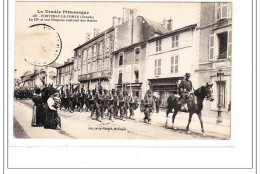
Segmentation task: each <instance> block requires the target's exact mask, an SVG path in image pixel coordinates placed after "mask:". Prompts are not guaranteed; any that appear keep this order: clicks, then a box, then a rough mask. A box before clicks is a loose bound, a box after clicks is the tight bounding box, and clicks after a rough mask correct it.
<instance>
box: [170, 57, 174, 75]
mask: <svg viewBox="0 0 260 174" xmlns="http://www.w3.org/2000/svg"><path fill="white" fill-rule="evenodd" d="M173 68H174V57H171V73H173V72H174V69H173Z"/></svg>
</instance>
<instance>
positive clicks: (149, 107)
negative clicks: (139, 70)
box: [144, 91, 155, 124]
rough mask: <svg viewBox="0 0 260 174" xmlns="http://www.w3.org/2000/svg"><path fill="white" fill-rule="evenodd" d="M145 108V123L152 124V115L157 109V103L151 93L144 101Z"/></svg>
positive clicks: (149, 92) (148, 93)
mask: <svg viewBox="0 0 260 174" xmlns="http://www.w3.org/2000/svg"><path fill="white" fill-rule="evenodd" d="M144 107H145V111H144V116H145V117H144V122H145V123H148V124H151V114H152V112H153V111H154V109H155V101H154V98H153V96H152V92H151V91H148V92H147V95H146V98H145V99H144Z"/></svg>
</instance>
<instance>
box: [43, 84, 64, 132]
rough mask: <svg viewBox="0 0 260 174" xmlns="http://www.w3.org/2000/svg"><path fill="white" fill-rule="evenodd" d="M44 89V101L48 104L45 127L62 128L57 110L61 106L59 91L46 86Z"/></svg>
mask: <svg viewBox="0 0 260 174" xmlns="http://www.w3.org/2000/svg"><path fill="white" fill-rule="evenodd" d="M43 90H44V94H43V101H44V103H45V105H46V114H45V122H44V128H46V129H61V119H60V117H59V116H58V112H57V108H59V107H60V106H59V105H60V98H59V93H58V92H57V91H56V89H55V88H53V87H46V88H45V89H43Z"/></svg>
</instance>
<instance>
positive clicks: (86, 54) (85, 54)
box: [83, 49, 88, 65]
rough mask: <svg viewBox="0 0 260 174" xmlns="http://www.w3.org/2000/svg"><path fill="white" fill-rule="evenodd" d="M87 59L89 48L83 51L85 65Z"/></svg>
mask: <svg viewBox="0 0 260 174" xmlns="http://www.w3.org/2000/svg"><path fill="white" fill-rule="evenodd" d="M87 60H88V52H87V49H85V50H84V51H83V65H85V64H86V62H87Z"/></svg>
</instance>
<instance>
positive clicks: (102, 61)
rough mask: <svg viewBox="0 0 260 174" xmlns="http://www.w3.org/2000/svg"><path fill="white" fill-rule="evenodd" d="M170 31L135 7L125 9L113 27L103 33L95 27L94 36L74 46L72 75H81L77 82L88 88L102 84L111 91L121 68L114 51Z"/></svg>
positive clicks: (114, 21) (115, 19) (114, 20)
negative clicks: (138, 12) (139, 12)
mask: <svg viewBox="0 0 260 174" xmlns="http://www.w3.org/2000/svg"><path fill="white" fill-rule="evenodd" d="M168 27H170V26H168ZM168 31H169V30H168V29H167V28H164V27H163V25H161V24H159V23H157V22H154V21H151V20H149V19H146V18H144V17H142V16H137V15H136V11H135V10H131V9H126V8H124V18H118V17H114V18H113V24H112V27H110V28H108V29H107V30H105V31H103V32H101V33H99V30H97V29H95V30H94V38H92V39H90V40H89V39H88V40H87V41H86V42H85V43H84V44H82V45H80V46H78V47H77V48H75V49H74V53H75V54H74V71H73V74H74V78H77V77H78V79H75V82H74V83H76V82H79V83H80V88H81V89H85V90H92V89H95V88H97V86H100V85H101V86H102V87H103V88H105V89H108V90H111V89H112V88H115V87H116V84H118V83H117V82H118V69H117V66H116V65H117V63H116V61H117V60H115V57H114V54H113V52H114V51H117V50H119V49H122V48H125V47H128V46H130V45H133V44H136V43H139V42H142V41H145V40H147V39H149V38H150V37H153V36H157V35H161V34H163V33H166V32H168ZM116 59H117V58H116ZM125 60H126V59H125ZM115 68H116V69H115ZM123 69H124V68H123ZM114 71H115V72H114Z"/></svg>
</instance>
